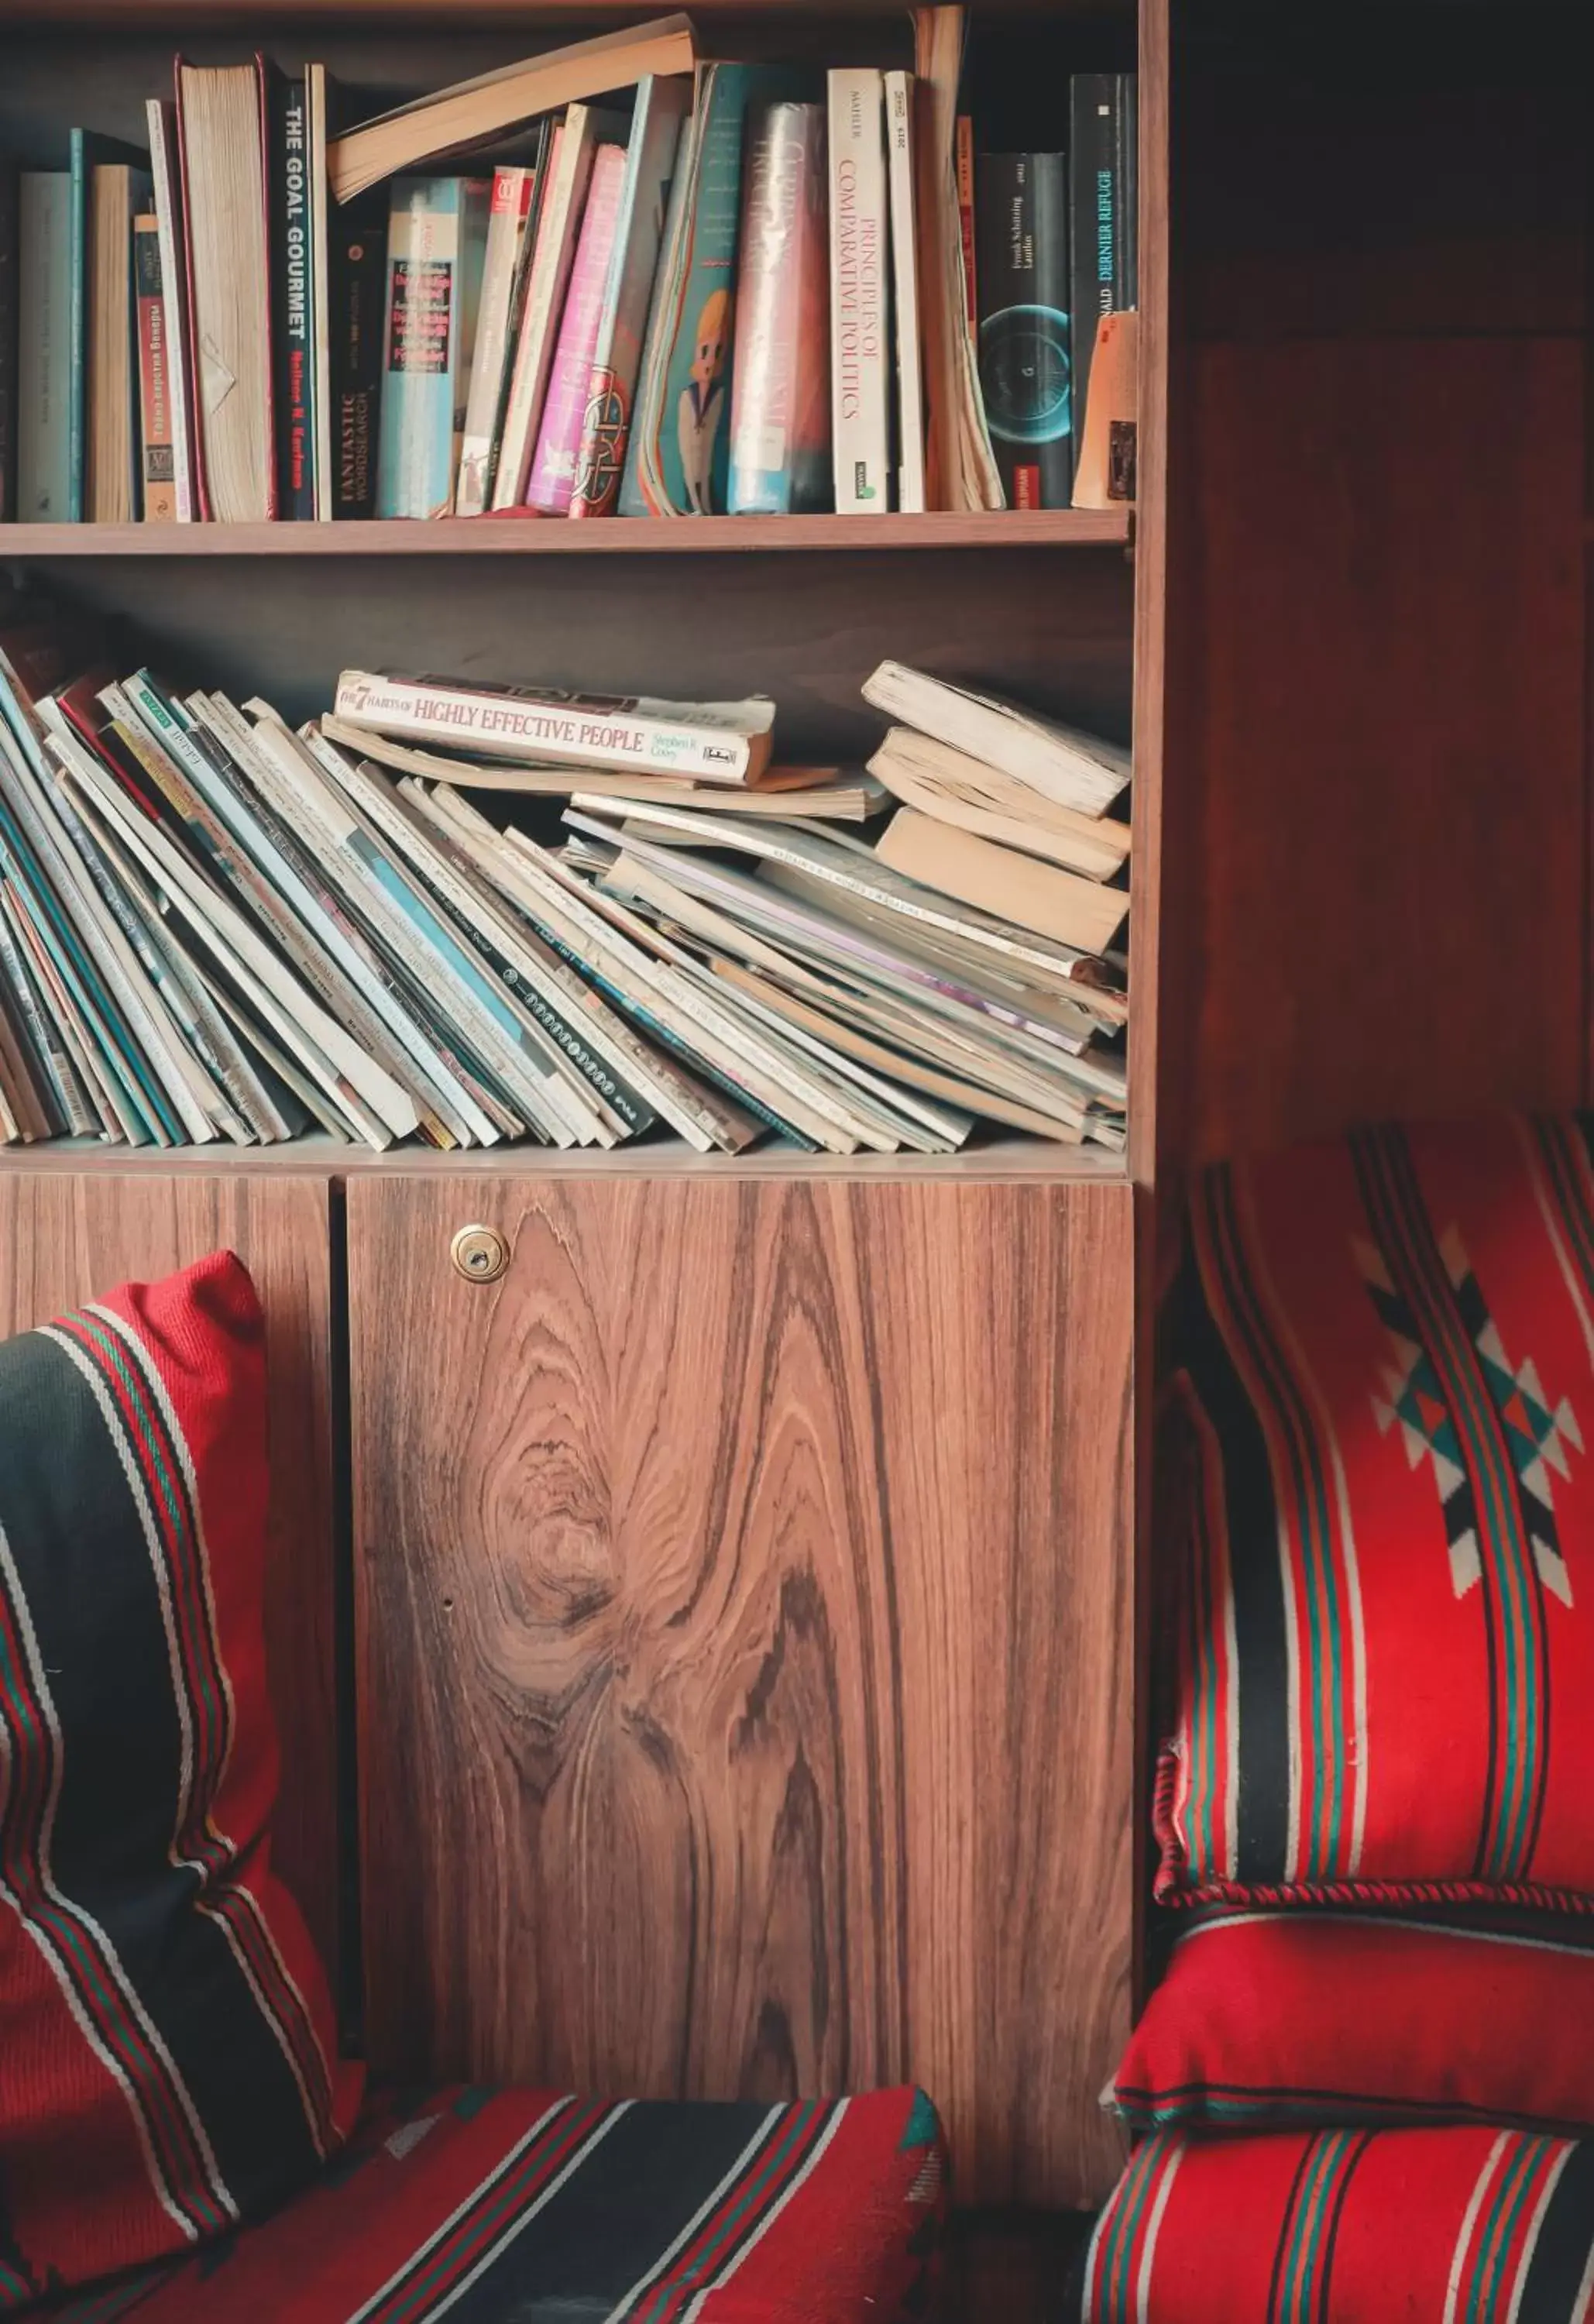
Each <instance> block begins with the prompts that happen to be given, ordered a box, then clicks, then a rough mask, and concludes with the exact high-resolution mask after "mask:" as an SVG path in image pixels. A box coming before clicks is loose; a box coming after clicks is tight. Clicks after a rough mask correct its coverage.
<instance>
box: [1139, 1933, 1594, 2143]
mask: <svg viewBox="0 0 1594 2324" xmlns="http://www.w3.org/2000/svg"><path fill="white" fill-rule="evenodd" d="M1114 2096H1115V2098H1116V2101H1117V2104H1118V2106H1119V2108H1120V2110H1121V2111H1122V2112H1123V2113H1124V2114H1125V2116H1127V2117H1128V2118H1129V2121H1130V2122H1131V2123H1133V2124H1134V2125H1135V2126H1136V2127H1137V2128H1140V2129H1151V2128H1155V2127H1156V2126H1160V2125H1162V2124H1166V2123H1186V2124H1191V2125H1194V2124H1204V2125H1206V2126H1209V2127H1211V2128H1212V2129H1221V2130H1240V2129H1267V2128H1275V2127H1291V2126H1300V2125H1306V2124H1345V2123H1371V2124H1375V2125H1376V2124H1392V2123H1400V2122H1446V2121H1450V2122H1468V2121H1472V2122H1477V2121H1483V2120H1494V2121H1499V2122H1509V2123H1519V2124H1526V2125H1531V2126H1535V2127H1540V2126H1542V2127H1544V2128H1548V2129H1553V2130H1563V2131H1582V2130H1586V2129H1588V2128H1589V2127H1590V2126H1594V1927H1591V1926H1590V1925H1589V1923H1587V1922H1586V1921H1571V1922H1565V1923H1559V1924H1557V1923H1526V1922H1524V1923H1515V1922H1510V1923H1508V1922H1505V1921H1500V1920H1495V1921H1492V1922H1489V1923H1482V1922H1479V1920H1478V1919H1477V1918H1476V1916H1474V1917H1473V1918H1471V1919H1470V1920H1467V1921H1461V1920H1460V1917H1459V1916H1458V1917H1457V1918H1456V1919H1455V1920H1453V1921H1451V1922H1450V1923H1445V1924H1443V1925H1441V1924H1437V1923H1419V1922H1413V1921H1406V1920H1396V1919H1393V1918H1389V1919H1375V1918H1371V1917H1368V1916H1367V1915H1357V1914H1339V1915H1331V1914H1317V1913H1312V1912H1295V1913H1285V1914H1273V1913H1260V1914H1259V1913H1246V1912H1228V1911H1223V1912H1219V1913H1215V1914H1211V1915H1209V1916H1204V1917H1203V1918H1202V1920H1200V1921H1199V1922H1197V1923H1195V1924H1194V1925H1193V1926H1192V1927H1191V1928H1189V1929H1188V1930H1187V1931H1186V1932H1184V1934H1183V1935H1182V1936H1181V1937H1180V1939H1179V1941H1178V1942H1177V1943H1176V1944H1175V1948H1174V1952H1173V1957H1172V1960H1171V1961H1170V1963H1169V1966H1168V1971H1167V1975H1166V1978H1164V1979H1163V1981H1162V1983H1161V1984H1160V1985H1159V1986H1158V1987H1157V1989H1156V1992H1155V1993H1154V1994H1153V1995H1152V1997H1151V2001H1150V2004H1149V2006H1148V2007H1147V2011H1146V2014H1145V2015H1144V2017H1142V2019H1141V2020H1140V2023H1139V2024H1138V2026H1137V2027H1136V2028H1135V2031H1134V2033H1132V2034H1131V2036H1130V2037H1129V2049H1128V2051H1127V2052H1126V2053H1125V2055H1124V2060H1123V2063H1122V2064H1121V2065H1120V2066H1119V2070H1118V2076H1117V2080H1116V2082H1115V2084H1114Z"/></svg>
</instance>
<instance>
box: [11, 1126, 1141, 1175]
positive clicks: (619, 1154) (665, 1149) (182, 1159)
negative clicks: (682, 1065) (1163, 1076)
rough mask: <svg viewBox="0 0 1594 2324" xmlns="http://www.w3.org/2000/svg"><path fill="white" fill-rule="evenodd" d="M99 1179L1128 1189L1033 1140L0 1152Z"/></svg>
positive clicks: (1119, 1161)
mask: <svg viewBox="0 0 1594 2324" xmlns="http://www.w3.org/2000/svg"><path fill="white" fill-rule="evenodd" d="M8 1171H21V1172H23V1173H24V1174H27V1173H47V1174H49V1175H51V1176H72V1177H77V1176H91V1177H101V1176H106V1174H107V1173H112V1172H116V1171H131V1172H134V1173H135V1174H137V1175H140V1176H147V1175H153V1176H157V1177H159V1176H162V1175H170V1174H171V1173H174V1172H176V1173H180V1174H181V1175H182V1176H199V1177H210V1178H231V1177H235V1176H239V1175H240V1174H242V1175H244V1176H249V1177H303V1176H307V1175H308V1176H314V1177H318V1178H350V1177H369V1176H395V1177H418V1176H419V1177H428V1178H438V1177H443V1178H458V1179H460V1180H461V1181H463V1182H466V1183H468V1182H469V1181H470V1180H471V1179H473V1178H480V1177H500V1178H502V1177H511V1178H697V1177H710V1178H814V1179H818V1178H825V1179H833V1178H868V1179H880V1178H894V1179H901V1180H904V1181H907V1180H912V1181H914V1182H916V1183H917V1181H919V1180H922V1179H927V1178H954V1179H986V1180H989V1179H1020V1178H1021V1179H1026V1180H1029V1179H1041V1180H1047V1181H1057V1182H1073V1181H1075V1180H1077V1181H1080V1182H1082V1183H1086V1184H1089V1185H1101V1184H1102V1183H1103V1182H1104V1181H1105V1182H1107V1183H1113V1182H1122V1183H1127V1181H1128V1173H1127V1171H1126V1168H1125V1166H1124V1157H1123V1156H1122V1155H1121V1154H1110V1153H1109V1152H1108V1151H1107V1149H1106V1148H1105V1147H1075V1146H1049V1145H1047V1144H1046V1143H1045V1142H1044V1141H1043V1140H1041V1139H1018V1138H1014V1139H993V1140H992V1141H991V1142H990V1145H988V1146H977V1147H975V1148H973V1149H972V1151H971V1152H969V1153H964V1154H945V1155H925V1154H852V1155H834V1154H798V1153H796V1152H794V1151H792V1150H791V1149H790V1148H776V1149H774V1150H773V1151H770V1152H768V1153H752V1154H696V1153H694V1152H693V1151H692V1150H691V1148H689V1147H686V1146H682V1145H679V1144H677V1143H675V1142H673V1141H671V1142H668V1143H662V1144H659V1145H655V1146H631V1147H623V1148H619V1149H617V1150H616V1151H615V1152H613V1153H610V1154H605V1153H601V1152H596V1151H594V1150H591V1149H587V1150H584V1151H578V1152H576V1153H557V1152H553V1151H550V1150H548V1148H543V1147H537V1146H504V1147H490V1148H485V1149H481V1148H473V1149H472V1150H471V1151H470V1152H469V1153H465V1154H439V1153H438V1152H436V1151H435V1150H434V1149H433V1148H429V1147H424V1146H400V1147H393V1148H390V1149H389V1151H388V1152H387V1153H385V1154H375V1153H373V1152H372V1151H371V1150H370V1148H367V1147H358V1146H342V1145H339V1144H338V1143H337V1141H336V1139H330V1138H325V1137H315V1138H299V1139H292V1140H291V1141H290V1143H288V1144H287V1145H284V1146H272V1147H252V1146H242V1147H240V1146H220V1145H217V1146H174V1147H169V1148H154V1147H128V1146H106V1145H104V1144H102V1143H100V1142H99V1141H98V1140H97V1139H52V1140H51V1142H50V1143H49V1144H47V1145H41V1146H8V1147H5V1148H0V1172H8Z"/></svg>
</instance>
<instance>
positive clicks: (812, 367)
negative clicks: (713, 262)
mask: <svg viewBox="0 0 1594 2324" xmlns="http://www.w3.org/2000/svg"><path fill="white" fill-rule="evenodd" d="M747 171H748V180H747V200H746V204H745V207H744V209H743V213H742V246H741V253H740V257H739V261H738V265H737V296H736V347H735V355H734V361H733V369H732V376H733V383H734V385H733V397H732V407H731V476H730V490H729V494H728V501H729V506H730V510H731V512H732V514H733V515H734V516H786V515H788V514H792V513H794V512H803V511H805V510H812V509H822V508H824V507H825V506H826V505H827V504H828V503H829V500H830V495H831V468H830V379H829V363H828V360H827V356H828V348H829V342H830V318H829V315H828V311H827V303H828V300H829V293H830V284H829V271H828V270H829V260H828V254H827V249H826V240H825V109H824V107H823V106H818V105H769V106H761V107H760V109H759V110H758V111H757V112H756V113H755V114H754V115H753V116H752V120H751V125H750V128H749V132H748V159H747Z"/></svg>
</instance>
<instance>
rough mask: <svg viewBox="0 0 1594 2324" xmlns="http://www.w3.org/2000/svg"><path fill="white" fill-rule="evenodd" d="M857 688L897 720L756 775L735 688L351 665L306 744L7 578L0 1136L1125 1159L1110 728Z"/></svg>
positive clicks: (752, 717) (1117, 836)
mask: <svg viewBox="0 0 1594 2324" xmlns="http://www.w3.org/2000/svg"><path fill="white" fill-rule="evenodd" d="M869 691H870V695H871V699H876V700H879V701H880V702H881V703H883V704H884V705H886V706H887V707H889V709H891V710H892V711H893V712H899V713H900V714H901V715H903V716H904V717H905V718H908V719H917V721H918V725H917V728H916V729H909V728H908V727H906V726H905V727H903V728H902V729H900V730H898V731H894V732H893V733H892V734H891V735H890V736H889V737H888V739H887V742H886V743H885V744H884V745H883V746H882V749H881V751H880V754H879V756H878V758H877V761H876V767H877V770H878V772H877V773H873V774H867V775H855V776H851V777H849V776H847V775H846V774H844V773H843V772H841V771H839V770H825V769H820V768H811V767H782V766H781V765H780V764H779V762H778V761H776V760H775V758H774V755H773V752H774V734H773V730H774V706H773V705H772V704H770V703H769V702H768V701H763V700H754V701H751V702H746V703H739V704H707V705H703V704H672V703H663V702H649V701H639V700H634V699H623V700H615V699H598V698H592V699H588V698H584V697H579V696H561V695H557V694H549V693H539V692H534V691H529V690H524V689H486V688H480V687H470V688H466V687H454V686H449V685H445V684H441V683H439V682H438V681H436V680H432V679H422V678H382V677H377V676H373V675H371V674H368V673H365V672H360V671H349V672H346V674H345V676H344V678H343V679H342V681H341V683H340V685H339V687H338V690H337V696H336V704H335V705H334V707H333V709H332V710H331V711H329V712H328V713H327V715H326V716H325V717H323V718H321V719H320V720H312V721H310V722H308V723H307V724H303V725H301V726H299V728H298V729H297V730H296V729H294V728H292V727H290V725H289V724H287V723H285V722H284V720H283V719H281V717H280V716H279V715H277V713H276V712H275V711H274V710H273V709H272V706H271V705H269V704H267V703H265V702H262V701H258V700H252V701H247V702H244V703H242V704H239V703H235V702H233V701H231V700H229V699H228V698H227V696H225V695H222V694H219V693H214V692H205V691H187V692H182V691H179V690H177V689H175V688H173V687H170V686H168V685H166V684H164V683H163V682H162V681H161V678H158V677H157V676H156V675H155V674H154V672H152V670H150V669H138V670H135V671H134V672H132V673H131V674H128V675H123V676H120V677H118V676H117V675H116V674H115V672H114V671H113V670H111V669H107V668H106V667H104V666H102V665H101V664H100V663H99V662H98V660H97V654H96V648H95V641H93V640H92V639H91V638H88V637H87V636H85V635H84V634H82V633H81V632H79V631H78V628H77V627H76V626H75V625H74V624H73V623H72V622H69V621H67V620H64V619H62V618H61V617H60V616H59V615H56V614H52V613H50V612H49V610H48V609H42V610H41V609H39V608H34V607H30V606H27V605H18V604H13V605H12V606H11V607H10V609H9V610H8V611H6V612H5V613H0V1136H3V1137H4V1138H5V1140H7V1141H12V1140H18V1139H23V1140H25V1139H39V1138H47V1137H51V1136H55V1135H61V1134H66V1133H72V1134H76V1135H78V1136H89V1137H100V1138H106V1139H116V1140H122V1141H125V1142H127V1143H129V1144H132V1145H155V1146H170V1145H177V1144H183V1143H206V1142H210V1141H213V1140H218V1139H219V1140H228V1139H230V1140H233V1141H235V1142H236V1143H238V1144H251V1143H269V1142H272V1141H274V1140H278V1139H288V1138H291V1137H294V1136H296V1135H298V1134H299V1133H301V1132H303V1131H305V1130H312V1129H316V1128H318V1129H320V1130H323V1131H325V1132H326V1133H327V1134H328V1135H330V1136H331V1137H333V1138H336V1139H357V1140H362V1141H364V1143H366V1144H368V1145H370V1146H373V1147H375V1148H383V1147H386V1146H389V1145H391V1144H392V1143H393V1142H395V1141H397V1140H401V1139H409V1138H417V1139H421V1140H423V1141H425V1142H428V1143H429V1144H431V1145H434V1146H437V1147H441V1148H454V1147H465V1146H474V1145H482V1146H489V1145H493V1144H495V1143H497V1142H499V1141H500V1140H508V1139H523V1138H531V1139H539V1140H541V1141H543V1142H545V1143H548V1144H552V1145H557V1146H576V1145H595V1146H613V1145H615V1144H617V1143H619V1142H620V1141H622V1140H623V1139H630V1138H634V1137H638V1136H641V1135H643V1134H645V1133H647V1132H648V1131H650V1130H654V1129H655V1128H657V1129H659V1130H661V1131H663V1130H673V1131H674V1132H675V1133H676V1134H677V1136H678V1137H680V1138H682V1139H686V1141H687V1142H688V1143H689V1144H691V1145H692V1146H694V1147H696V1148H697V1149H698V1150H699V1151H702V1152H708V1151H711V1150H713V1149H715V1148H718V1149H721V1150H724V1151H729V1152H735V1151H739V1150H741V1149H742V1148H745V1147H747V1146H749V1145H750V1144H751V1143H752V1142H753V1141H754V1140H756V1139H759V1138H760V1137H761V1136H763V1135H765V1134H766V1133H768V1132H769V1131H775V1132H777V1133H779V1134H780V1135H782V1136H784V1137H786V1138H788V1139H790V1140H791V1141H793V1142H794V1143H795V1144H797V1146H799V1147H802V1148H811V1149H815V1150H824V1151H826V1152H831V1153H835V1154H843V1155H845V1154H852V1153H856V1152H860V1151H866V1150H867V1151H879V1152H896V1151H898V1150H910V1151H919V1152H924V1153H946V1152H951V1151H953V1150H954V1149H955V1148H958V1147H961V1146H962V1145H963V1143H964V1142H965V1140H966V1139H969V1138H970V1137H971V1135H972V1134H973V1133H974V1131H975V1129H976V1126H977V1125H978V1124H979V1123H981V1122H992V1123H997V1124H1001V1125H1005V1126H1007V1127H1008V1128H1010V1129H1018V1130H1026V1131H1031V1132H1034V1133H1036V1134H1037V1135H1039V1136H1042V1137H1046V1138H1051V1139H1063V1140H1066V1141H1077V1140H1079V1139H1083V1138H1090V1139H1097V1140H1099V1141H1100V1142H1101V1143H1103V1144H1105V1145H1107V1146H1110V1147H1118V1146H1119V1145H1121V1143H1122V1137H1123V1113H1124V1074H1123V1060H1122V1042H1121V1037H1120V1034H1121V1028H1122V1025H1123V1022H1124V1019H1125V1016H1126V1013H1127V1003H1126V998H1125V964H1124V960H1123V956H1122V954H1121V953H1120V952H1119V951H1117V950H1116V949H1115V948H1114V945H1113V938H1114V937H1115V936H1116V934H1117V932H1118V929H1119V924H1120V923H1121V921H1122V918H1123V908H1124V902H1125V898H1124V894H1123V891H1122V889H1121V887H1114V886H1112V885H1111V884H1110V881H1111V878H1112V876H1113V874H1114V872H1115V871H1118V870H1119V869H1120V868H1121V866H1122V864H1123V862H1124V858H1125V854H1126V853H1127V848H1128V837H1127V833H1125V832H1124V831H1123V830H1122V828H1121V826H1119V825H1117V824H1116V823H1114V822H1113V821H1112V820H1111V818H1110V816H1108V815H1107V814H1106V813H1105V809H1106V807H1108V806H1109V804H1110V803H1112V802H1114V801H1116V800H1117V799H1118V798H1119V797H1120V796H1121V793H1122V789H1123V784H1124V780H1125V778H1126V775H1127V763H1126V761H1125V759H1124V756H1123V754H1122V753H1121V752H1117V751H1115V750H1113V749H1112V748H1111V746H1110V745H1107V744H1104V743H1101V742H1095V741H1093V740H1089V739H1087V738H1084V737H1083V736H1080V735H1078V734H1074V733H1071V732H1070V731H1069V730H1067V729H1065V728H1061V727H1058V726H1055V725H1053V724H1047V723H1046V722H1043V721H1040V720H1037V719H1033V718H1030V717H1028V716H1027V715H1024V714H1022V713H1019V712H1018V711H1017V710H1015V709H1014V708H1012V707H1011V706H1010V705H1002V704H996V703H991V702H988V701H985V700H983V699H982V698H981V697H979V696H971V695H966V694H963V693H962V692H960V691H959V690H958V689H956V688H954V687H948V686H946V685H944V684H943V683H941V682H939V681H932V680H928V679H925V678H919V677H917V676H916V674H915V673H913V672H910V671H905V670H903V669H900V668H898V666H897V665H895V664H889V663H888V664H886V665H885V666H884V667H883V668H882V669H881V670H880V672H879V673H877V677H876V678H875V680H873V681H871V687H870V689H869ZM473 790H475V791H476V792H477V793H478V794H479V795H480V796H481V797H482V798H484V799H485V800H487V801H488V802H489V803H490V804H491V805H492V807H493V808H494V810H495V812H494V813H493V814H492V815H489V814H486V813H484V812H483V811H482V808H481V807H479V806H478V805H477V804H475V802H474V801H473V799H472V798H471V797H470V796H468V794H469V793H470V792H471V791H473ZM893 793H895V794H896V795H898V796H899V797H900V798H902V799H903V800H904V801H905V802H907V804H905V805H904V806H903V807H899V808H898V811H897V812H896V814H895V816H893V817H892V820H891V821H890V822H889V824H888V825H886V826H885V828H884V832H883V835H882V836H881V837H880V838H879V839H876V840H874V841H873V843H872V844H871V839H870V837H869V836H868V834H869V832H870V830H871V826H872V827H876V828H878V825H876V824H875V818H877V817H878V816H880V812H881V810H882V809H883V808H884V807H886V806H888V805H889V798H890V796H891V795H892V794H893ZM539 794H543V795H548V796H550V797H552V798H555V799H556V800H557V801H559V802H566V801H567V802H568V804H567V806H565V807H564V826H565V828H564V835H563V837H562V840H561V839H560V838H559V835H558V834H557V832H554V833H550V832H547V831H545V832H544V833H543V835H541V836H540V837H539V836H538V835H534V833H533V831H532V830H531V829H530V828H525V827H522V825H523V822H524V820H525V818H526V817H527V816H528V815H529V814H530V815H534V814H535V812H536V802H537V799H538V796H539ZM1071 800H1072V801H1075V802H1078V804H1074V805H1071V804H1069V802H1070V801H1071ZM544 812H545V813H548V812H557V810H544ZM499 814H505V815H506V816H507V820H505V821H502V822H501V821H500V820H499V819H498V816H499ZM855 826H862V832H861V833H860V832H859V831H858V830H857V829H856V828H855ZM1081 867H1083V868H1081Z"/></svg>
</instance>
